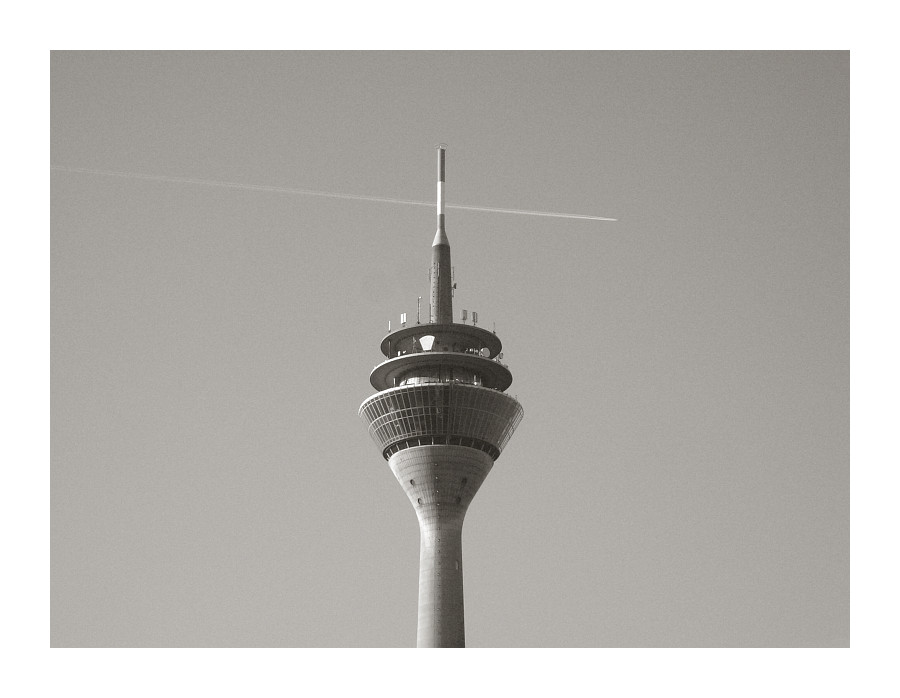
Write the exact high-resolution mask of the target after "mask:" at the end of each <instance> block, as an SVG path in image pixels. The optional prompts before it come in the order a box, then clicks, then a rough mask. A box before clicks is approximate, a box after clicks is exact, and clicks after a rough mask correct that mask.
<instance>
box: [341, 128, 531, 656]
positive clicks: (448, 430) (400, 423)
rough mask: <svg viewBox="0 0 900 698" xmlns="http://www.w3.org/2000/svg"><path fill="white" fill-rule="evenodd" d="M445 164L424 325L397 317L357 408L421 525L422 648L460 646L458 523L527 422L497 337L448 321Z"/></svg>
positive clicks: (450, 314)
mask: <svg viewBox="0 0 900 698" xmlns="http://www.w3.org/2000/svg"><path fill="white" fill-rule="evenodd" d="M445 155H446V149H445V148H444V146H438V184H437V214H438V215H437V232H436V233H435V236H434V242H433V243H432V246H431V270H430V283H431V297H430V308H429V313H428V322H426V323H421V322H419V318H417V321H416V324H415V325H410V326H406V322H405V318H403V321H402V322H401V327H400V328H399V329H398V330H396V331H394V332H390V331H389V332H388V334H387V336H386V337H384V339H382V341H381V352H382V353H383V354H384V355H385V357H387V358H386V359H385V360H384V361H383V362H381V363H380V364H378V365H377V366H376V367H375V369H374V370H373V371H372V374H371V375H370V377H369V380H370V382H371V383H372V387H374V388H375V389H376V390H378V391H379V392H377V393H376V394H375V395H373V396H372V397H370V398H369V399H367V400H366V401H365V402H363V404H362V405H361V406H360V408H359V414H360V416H361V417H362V418H364V419H365V420H366V422H367V423H368V425H369V434H370V435H371V436H372V438H373V439H374V441H375V443H376V444H378V447H379V448H380V449H381V453H382V455H383V456H384V458H385V460H387V461H388V465H389V466H390V468H391V472H393V473H394V476H395V477H396V478H397V480H398V481H399V483H400V485H401V486H402V487H403V490H404V491H405V492H406V495H407V497H409V501H410V502H412V505H413V507H415V511H416V516H417V517H418V519H419V536H420V544H419V620H418V633H417V646H418V647H464V646H465V642H466V636H465V621H464V613H463V567H462V526H463V519H464V518H465V515H466V510H467V509H468V507H469V504H470V503H471V502H472V498H473V497H474V496H475V493H476V492H477V491H478V488H479V487H480V486H481V483H482V482H484V479H485V478H486V477H487V474H488V473H489V472H490V470H491V467H492V466H493V465H494V461H495V460H497V458H498V457H499V456H500V452H501V451H502V450H503V447H504V446H506V443H507V442H508V441H509V439H510V437H511V436H512V433H513V431H514V430H515V428H516V427H517V426H518V424H519V422H520V421H521V419H522V415H523V412H522V407H521V405H519V403H518V402H517V401H516V400H515V399H514V398H512V397H510V396H509V395H507V394H506V393H505V392H504V391H505V390H506V389H507V388H509V386H510V384H511V383H512V374H511V373H510V371H509V369H508V368H507V367H506V366H505V365H504V364H502V363H500V356H501V354H500V350H501V348H502V347H501V343H500V339H499V338H498V337H497V335H496V333H494V332H489V331H488V330H485V329H483V328H481V327H478V326H476V324H475V322H474V321H475V319H476V318H474V317H473V324H471V325H468V324H466V322H465V320H466V317H465V314H463V316H462V322H454V319H453V283H452V278H451V275H452V267H451V266H450V242H449V240H448V239H447V232H446V230H445V227H444V161H445ZM463 313H465V311H463ZM473 315H474V313H473Z"/></svg>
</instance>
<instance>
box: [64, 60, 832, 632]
mask: <svg viewBox="0 0 900 698" xmlns="http://www.w3.org/2000/svg"><path fill="white" fill-rule="evenodd" d="M51 109H52V114H51V162H52V164H53V165H57V166H62V167H72V168H88V169H100V170H114V171H127V172H137V173H145V174H150V175H161V176H168V177H176V178H198V179H207V180H218V181H227V182H246V183H248V184H258V185H267V186H273V187H284V188H296V189H314V190H325V191H336V192H346V193H353V194H370V195H374V196H383V197H390V198H400V199H414V200H429V199H432V198H433V197H434V150H433V146H434V145H435V144H436V143H438V142H445V143H447V144H448V146H449V150H448V161H447V180H448V183H447V196H448V203H455V204H469V205H476V206H477V205H481V206H491V207H503V208H520V209H532V210H543V211H560V212H571V213H582V214H593V215H601V216H611V217H614V218H618V219H619V221H618V222H616V223H604V222H596V221H579V220H555V219H546V218H529V217H523V216H509V215H500V214H493V213H480V212H474V211H459V210H450V211H448V222H447V229H448V235H449V238H450V242H451V245H452V249H453V260H454V265H455V267H456V281H457V283H458V285H459V290H458V293H457V296H456V298H455V307H456V308H457V309H460V308H467V309H469V310H473V309H474V310H477V311H478V313H479V318H480V324H483V325H485V326H488V327H492V326H493V323H494V322H496V324H497V332H498V334H499V335H500V337H501V339H502V340H503V342H504V355H505V356H504V361H505V362H506V363H508V364H509V366H510V368H511V370H512V371H513V376H514V382H513V386H512V388H511V390H510V392H511V393H513V394H515V395H517V396H518V398H519V400H520V401H521V402H522V404H523V406H524V408H525V419H524V421H523V423H522V424H521V426H520V427H519V430H518V432H517V433H516V434H515V436H514V437H513V439H512V441H511V442H510V444H509V446H508V447H507V449H506V450H505V451H504V453H503V455H502V456H501V458H500V459H499V460H498V462H497V464H496V466H495V467H494V469H493V471H492V472H491V475H490V477H489V478H488V479H487V481H486V482H485V484H484V486H483V487H482V489H481V491H480V492H479V494H478V496H477V498H476V499H475V501H474V502H473V504H472V506H471V508H470V510H469V515H468V517H467V521H466V527H465V534H464V548H465V561H466V579H465V585H466V631H467V641H468V643H469V645H471V646H695V645H700V646H708V645H716V646H717V645H726V646H796V645H803V646H846V645H847V644H848V643H849V468H848V460H849V443H848V420H849V416H848V415H849V404H848V387H849V371H848V362H849V270H848V253H849V240H848V229H849V218H848V216H849V206H848V195H849V190H848V188H849V160H848V158H849V142H848V139H849V130H848V129H849V57H848V54H847V53H727V54H723V53H681V54H674V53H649V54H648V53H610V54H607V53H572V54H568V53H563V54H542V53H532V54H521V53H506V54H502V53H494V54H485V53H456V54H423V53H377V54H363V53H290V54H285V53H266V54H237V53H232V54H219V53H171V54H142V53H65V52H63V53H54V54H53V57H52V59H51ZM51 194H52V197H51V225H52V238H51V253H52V260H51V294H52V309H51V340H52V347H51V363H52V365H51V381H52V385H51V409H52V421H51V457H52V470H51V575H52V577H51V597H52V598H51V602H52V604H51V624H52V627H51V641H52V643H53V644H54V645H58V646H75V645H78V646H80V645H102V646H110V645H175V646H183V645H187V646H191V645H215V646H219V645H239V646H253V645H265V646H270V645H286V646H357V645H359V646H393V645H398V646H408V645H413V644H414V643H415V627H416V593H417V568H418V528H417V525H416V519H415V514H414V513H413V510H412V508H411V507H409V504H408V502H407V501H406V498H405V495H404V494H403V492H402V490H401V489H400V487H399V486H398V484H397V483H396V481H395V480H394V479H393V477H392V475H391V473H390V470H389V469H388V467H387V465H386V463H385V462H384V461H383V460H382V459H381V457H380V455H379V454H378V452H377V449H376V448H375V446H374V445H373V444H372V443H371V442H370V441H369V439H368V436H367V434H366V429H365V425H364V423H363V422H362V421H361V420H360V419H359V418H358V417H357V416H356V410H357V408H358V406H359V403H360V402H361V401H362V400H363V399H364V398H366V397H367V396H368V395H370V394H371V393H372V392H373V390H372V389H371V388H370V387H369V386H368V373H369V371H370V370H371V368H372V366H373V365H374V364H375V362H376V361H377V360H378V358H379V352H378V343H379V342H380V339H381V337H382V336H383V334H384V332H385V330H386V329H387V322H388V320H389V319H390V320H392V321H393V322H394V323H395V324H396V322H397V321H398V319H399V313H401V312H408V313H410V314H414V313H415V304H416V296H417V295H423V296H425V295H426V291H427V269H428V262H429V246H430V243H431V238H432V236H433V234H434V216H433V212H432V211H430V210H428V209H427V208H423V207H412V206H401V205H391V204H385V203H375V202H362V201H347V200H336V199H323V198H314V197H304V196H299V195H293V194H287V193H277V192H266V191H244V190H234V189H226V188H215V187H203V186H196V185H190V184H185V183H177V182H160V181H147V180H136V179H122V178H113V177H106V176H100V175H92V174H86V173H74V172H67V171H53V172H52V173H51Z"/></svg>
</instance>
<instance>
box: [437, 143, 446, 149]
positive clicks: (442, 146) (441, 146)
mask: <svg viewBox="0 0 900 698" xmlns="http://www.w3.org/2000/svg"><path fill="white" fill-rule="evenodd" d="M434 148H435V150H447V144H446V143H438V144H437V145H436V146H434Z"/></svg>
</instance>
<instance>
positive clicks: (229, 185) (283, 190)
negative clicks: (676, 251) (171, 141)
mask: <svg viewBox="0 0 900 698" xmlns="http://www.w3.org/2000/svg"><path fill="white" fill-rule="evenodd" d="M50 169H51V170H56V171H57V172H74V173H80V174H93V175H101V176H104V177H123V178H126V179H145V180H149V181H152V182H174V183H176V184H194V185H198V186H204V187H225V188H226V189H244V190H247V191H267V192H274V193H277V194H300V195H302V196H325V197H328V198H331V199H353V200H354V201H376V202H379V203H385V204H406V205H408V206H428V207H429V208H432V207H434V203H433V202H430V201H412V200H410V199H390V198H387V197H384V196H365V195H363V194H339V193H337V192H331V191H314V190H312V189H293V188H290V187H273V186H268V185H264V184H240V183H237V182H217V181H215V180H210V179H194V178H192V177H168V176H165V175H149V174H141V173H139V172H113V171H111V170H92V169H89V168H87V167H64V166H62V165H50ZM445 207H446V208H455V209H462V210H465V211H485V212H488V213H514V214H518V215H521V216H546V217H548V218H580V219H582V220H588V221H616V220H617V219H616V218H604V217H603V216H587V215H582V214H578V213H550V212H548V211H523V210H521V209H517V208H488V207H487V206H463V205H460V204H446V205H445Z"/></svg>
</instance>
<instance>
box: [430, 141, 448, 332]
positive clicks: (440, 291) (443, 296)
mask: <svg viewBox="0 0 900 698" xmlns="http://www.w3.org/2000/svg"><path fill="white" fill-rule="evenodd" d="M437 151H438V160H437V232H436V233H435V234H434V242H433V243H431V321H432V322H435V323H438V324H448V323H451V322H453V289H452V285H453V278H452V276H453V270H452V267H451V266H450V240H448V239H447V231H446V230H445V228H444V159H445V156H446V153H447V146H446V145H444V144H443V143H442V144H440V145H438V146H437Z"/></svg>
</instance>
